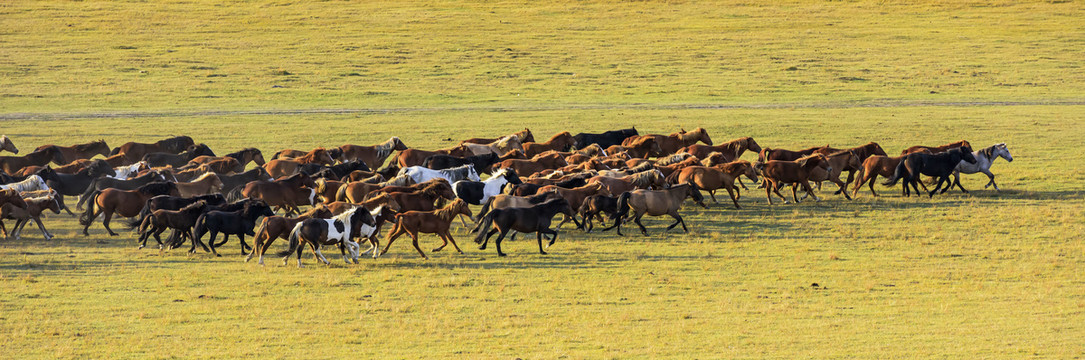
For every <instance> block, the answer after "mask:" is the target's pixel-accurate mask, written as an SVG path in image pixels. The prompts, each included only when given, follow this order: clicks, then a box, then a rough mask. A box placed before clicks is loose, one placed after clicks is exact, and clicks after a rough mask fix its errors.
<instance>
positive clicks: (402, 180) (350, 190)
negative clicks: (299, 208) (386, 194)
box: [335, 174, 452, 203]
mask: <svg viewBox="0 0 1085 360" xmlns="http://www.w3.org/2000/svg"><path fill="white" fill-rule="evenodd" d="M441 180H442V181H443V180H444V179H441ZM445 183H446V184H447V183H448V182H447V181H445ZM408 185H418V184H416V183H415V182H414V179H413V178H411V177H410V176H408V175H406V174H404V175H398V176H396V177H393V178H391V179H389V180H388V181H385V182H381V183H377V184H373V183H369V182H366V181H351V182H348V183H346V184H343V186H340V187H339V190H338V191H336V192H335V201H346V202H351V203H359V202H362V201H363V200H364V199H365V198H366V197H367V196H368V195H369V194H370V193H372V192H373V191H376V190H379V189H382V188H385V187H388V186H408ZM421 186H425V185H419V189H420V188H421ZM451 190H452V189H451V188H449V191H451Z"/></svg>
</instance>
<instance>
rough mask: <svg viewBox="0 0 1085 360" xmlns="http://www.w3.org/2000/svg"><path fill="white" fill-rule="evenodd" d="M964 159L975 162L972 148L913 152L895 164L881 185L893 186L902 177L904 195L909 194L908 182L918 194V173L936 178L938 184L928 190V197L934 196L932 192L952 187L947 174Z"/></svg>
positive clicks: (944, 190)
mask: <svg viewBox="0 0 1085 360" xmlns="http://www.w3.org/2000/svg"><path fill="white" fill-rule="evenodd" d="M961 161H965V162H967V163H969V164H975V163H976V162H977V161H976V157H975V156H973V155H972V148H970V147H967V146H962V147H958V148H952V149H949V150H946V151H945V152H941V153H937V154H928V153H922V152H918V153H913V154H908V156H905V157H904V159H903V160H901V161H900V164H897V168H896V170H895V171H894V172H893V176H892V177H890V178H889V179H888V180H886V181H885V182H884V183H882V184H883V185H886V186H893V185H895V184H896V183H897V181H898V180H900V179H904V184H903V187H904V190H903V193H904V196H910V195H911V194H910V193H909V192H908V184H911V185H912V188H913V189H915V192H916V195H919V187H917V186H916V184H915V183H917V182H919V174H924V175H927V176H933V177H937V178H938V185H937V186H935V187H934V190H931V191H930V194H929V195H928V197H932V198H933V197H934V193H936V192H938V190H939V189H941V190H942V193H943V194H944V193H945V192H946V191H947V190H949V188H951V187H953V181H952V180H950V179H949V176H950V175H952V174H953V172H954V171H955V170H956V169H957V165H958V164H960V163H961ZM943 183H944V184H946V187H945V188H944V189H942V184H943ZM961 191H963V192H965V193H966V194H967V193H968V190H965V189H964V187H961Z"/></svg>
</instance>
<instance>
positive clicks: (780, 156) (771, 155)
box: [757, 145, 829, 162]
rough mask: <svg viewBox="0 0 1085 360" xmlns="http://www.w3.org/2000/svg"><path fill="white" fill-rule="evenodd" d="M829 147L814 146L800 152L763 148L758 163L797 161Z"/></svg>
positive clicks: (758, 154) (758, 156)
mask: <svg viewBox="0 0 1085 360" xmlns="http://www.w3.org/2000/svg"><path fill="white" fill-rule="evenodd" d="M827 147H829V145H825V146H814V147H811V148H806V149H802V150H799V151H792V150H784V149H772V148H763V149H761V152H759V153H757V161H758V162H766V161H770V160H780V161H795V160H798V159H799V158H802V157H804V156H808V155H810V154H813V153H814V152H816V151H818V150H820V149H823V148H827Z"/></svg>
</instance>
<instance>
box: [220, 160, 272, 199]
mask: <svg viewBox="0 0 1085 360" xmlns="http://www.w3.org/2000/svg"><path fill="white" fill-rule="evenodd" d="M219 180H221V181H222V193H223V194H229V193H230V191H232V190H234V189H237V188H240V187H242V186H245V184H248V183H249V182H250V181H256V180H264V181H271V175H269V174H268V173H267V170H264V168H262V167H255V168H253V169H252V170H249V171H246V172H243V173H240V174H234V175H219Z"/></svg>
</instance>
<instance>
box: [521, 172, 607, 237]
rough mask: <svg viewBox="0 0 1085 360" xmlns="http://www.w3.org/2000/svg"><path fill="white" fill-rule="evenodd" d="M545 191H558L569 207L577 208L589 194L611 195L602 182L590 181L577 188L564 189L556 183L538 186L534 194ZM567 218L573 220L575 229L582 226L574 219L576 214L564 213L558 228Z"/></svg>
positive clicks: (567, 220)
mask: <svg viewBox="0 0 1085 360" xmlns="http://www.w3.org/2000/svg"><path fill="white" fill-rule="evenodd" d="M546 192H556V193H558V195H561V197H562V198H563V199H565V201H567V202H568V203H569V207H571V208H572V209H579V208H580V205H583V204H584V199H587V198H588V197H589V196H592V195H607V196H610V195H612V193H611V192H610V190H607V188H606V187H604V186H603V184H600V183H591V184H587V185H584V186H581V187H578V188H572V189H566V188H563V187H560V186H557V185H546V186H543V187H542V188H539V192H538V193H536V194H539V193H546ZM573 211H575V210H573ZM569 220H572V221H573V224H575V225H576V228H577V229H580V228H581V227H582V225H581V224H580V222H579V221H576V216H569V215H566V216H564V217H563V218H562V220H561V223H560V224H558V228H561V226H562V225H565V223H567V222H569Z"/></svg>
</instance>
